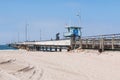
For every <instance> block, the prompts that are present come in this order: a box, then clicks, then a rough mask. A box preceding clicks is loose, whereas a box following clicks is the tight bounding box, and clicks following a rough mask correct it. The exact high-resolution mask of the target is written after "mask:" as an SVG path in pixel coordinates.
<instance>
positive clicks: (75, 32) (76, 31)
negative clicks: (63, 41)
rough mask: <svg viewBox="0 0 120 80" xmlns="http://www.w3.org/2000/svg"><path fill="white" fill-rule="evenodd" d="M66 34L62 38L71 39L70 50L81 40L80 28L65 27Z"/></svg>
mask: <svg viewBox="0 0 120 80" xmlns="http://www.w3.org/2000/svg"><path fill="white" fill-rule="evenodd" d="M66 29H67V30H68V32H66V33H64V37H69V38H71V44H72V46H71V47H72V49H74V48H75V47H76V41H77V40H80V39H81V36H82V32H81V27H76V26H67V27H66Z"/></svg>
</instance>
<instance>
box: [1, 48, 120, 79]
mask: <svg viewBox="0 0 120 80" xmlns="http://www.w3.org/2000/svg"><path fill="white" fill-rule="evenodd" d="M0 80H120V52H117V51H116V52H112V51H111V52H108V51H107V52H103V53H102V54H98V52H97V51H93V50H90V51H88V50H85V51H82V52H28V51H24V50H3V51H0Z"/></svg>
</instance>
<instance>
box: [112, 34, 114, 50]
mask: <svg viewBox="0 0 120 80" xmlns="http://www.w3.org/2000/svg"><path fill="white" fill-rule="evenodd" d="M112 49H114V36H113V38H112Z"/></svg>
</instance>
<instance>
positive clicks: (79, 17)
mask: <svg viewBox="0 0 120 80" xmlns="http://www.w3.org/2000/svg"><path fill="white" fill-rule="evenodd" d="M77 16H78V18H79V26H80V38H81V37H82V31H81V29H82V27H81V16H80V15H79V14H77Z"/></svg>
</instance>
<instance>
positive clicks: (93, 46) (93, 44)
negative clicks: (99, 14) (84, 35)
mask: <svg viewBox="0 0 120 80" xmlns="http://www.w3.org/2000/svg"><path fill="white" fill-rule="evenodd" d="M92 42H93V43H92V48H93V49H94V48H95V39H93V40H92Z"/></svg>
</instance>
